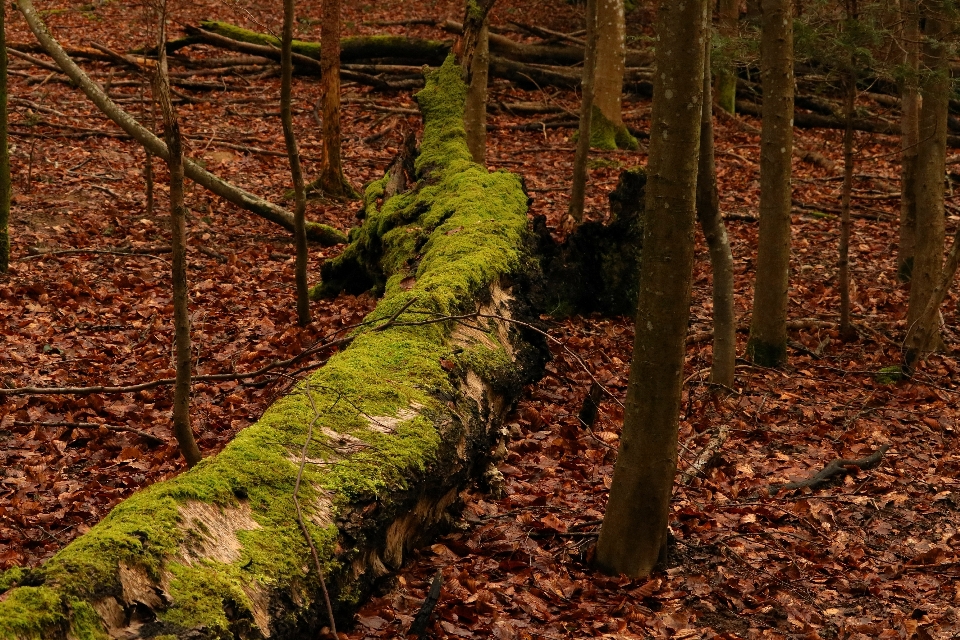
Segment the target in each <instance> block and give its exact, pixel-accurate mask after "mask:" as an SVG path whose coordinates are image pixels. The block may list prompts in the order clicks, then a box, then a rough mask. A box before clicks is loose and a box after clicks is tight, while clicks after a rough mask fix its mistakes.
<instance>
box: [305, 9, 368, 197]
mask: <svg viewBox="0 0 960 640" xmlns="http://www.w3.org/2000/svg"><path fill="white" fill-rule="evenodd" d="M320 41H321V42H322V43H323V46H322V47H321V48H320V90H321V92H322V93H323V109H322V112H323V118H322V126H321V130H322V131H321V137H322V138H323V146H322V148H323V151H322V163H321V166H320V175H319V177H318V178H317V179H316V180H314V181H313V182H312V183H311V184H310V189H311V190H312V189H317V190H319V191H321V192H322V193H324V194H326V195H328V196H330V197H331V198H336V199H349V198H355V197H356V196H357V193H356V192H355V191H354V190H353V187H352V186H350V183H348V182H347V179H346V177H344V175H343V159H342V155H341V152H340V148H341V147H340V143H341V141H340V0H323V13H322V14H321V17H320Z"/></svg>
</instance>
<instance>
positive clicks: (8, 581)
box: [0, 567, 24, 593]
mask: <svg viewBox="0 0 960 640" xmlns="http://www.w3.org/2000/svg"><path fill="white" fill-rule="evenodd" d="M23 575H24V572H23V569H21V568H20V567H10V568H9V569H7V570H6V571H4V572H3V573H0V593H3V592H4V591H7V590H8V589H10V588H11V587H13V586H14V585H16V584H17V583H19V582H20V581H21V580H23Z"/></svg>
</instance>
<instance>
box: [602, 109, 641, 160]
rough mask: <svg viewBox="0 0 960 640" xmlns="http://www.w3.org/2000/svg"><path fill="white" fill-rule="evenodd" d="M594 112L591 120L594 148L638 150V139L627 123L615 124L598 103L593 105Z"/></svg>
mask: <svg viewBox="0 0 960 640" xmlns="http://www.w3.org/2000/svg"><path fill="white" fill-rule="evenodd" d="M592 114H593V116H592V119H591V121H590V147H591V148H592V149H603V150H605V151H615V150H616V149H627V150H630V151H636V150H637V149H639V148H640V144H639V143H638V142H637V139H636V138H634V137H633V135H632V134H631V133H630V131H629V130H628V129H627V126H626V125H625V124H623V123H622V122H621V123H620V124H615V123H614V122H613V121H612V120H611V119H610V118H608V117H607V116H605V115H604V114H603V112H602V111H600V109H599V107H597V106H596V105H594V107H593V111H592Z"/></svg>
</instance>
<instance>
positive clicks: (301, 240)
mask: <svg viewBox="0 0 960 640" xmlns="http://www.w3.org/2000/svg"><path fill="white" fill-rule="evenodd" d="M295 13H296V5H295V0H283V34H282V37H281V42H280V69H281V72H280V121H281V123H282V124H283V141H284V142H285V143H286V145H287V157H288V158H289V159H290V174H291V176H292V178H293V194H294V195H293V197H294V209H293V240H294V244H295V245H296V247H297V259H296V265H295V267H294V273H295V279H296V284H297V321H298V322H299V323H300V326H301V327H304V326H306V325H308V324H310V289H309V287H308V286H307V229H306V224H305V223H306V212H307V193H306V187H305V186H304V183H303V170H302V169H301V168H300V152H299V151H298V150H297V136H296V134H294V132H293V114H292V113H291V109H290V103H291V102H292V96H291V94H292V93H293V55H292V53H293V21H294V19H295V17H296V16H295Z"/></svg>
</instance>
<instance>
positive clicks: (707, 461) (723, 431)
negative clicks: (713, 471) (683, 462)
mask: <svg viewBox="0 0 960 640" xmlns="http://www.w3.org/2000/svg"><path fill="white" fill-rule="evenodd" d="M729 435H730V428H729V427H727V426H726V425H723V426H721V427H720V428H719V429H718V430H717V432H716V433H715V434H714V435H713V437H712V438H710V440H709V441H707V444H706V446H704V447H703V450H702V451H701V452H700V455H698V456H697V459H696V460H694V461H693V462H692V463H690V466H689V467H687V468H686V469H684V470H683V472H682V473H681V474H680V479H679V480H678V482H679V483H680V484H681V485H688V484H690V483H691V482H693V479H694V478H696V477H698V476H700V475H702V474H703V472H704V471H706V470H707V469H708V468H709V467H710V465H711V464H712V463H713V461H714V459H715V458H716V457H717V453H718V452H719V451H720V448H721V447H722V446H723V445H724V443H726V441H727V437H728V436H729Z"/></svg>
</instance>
